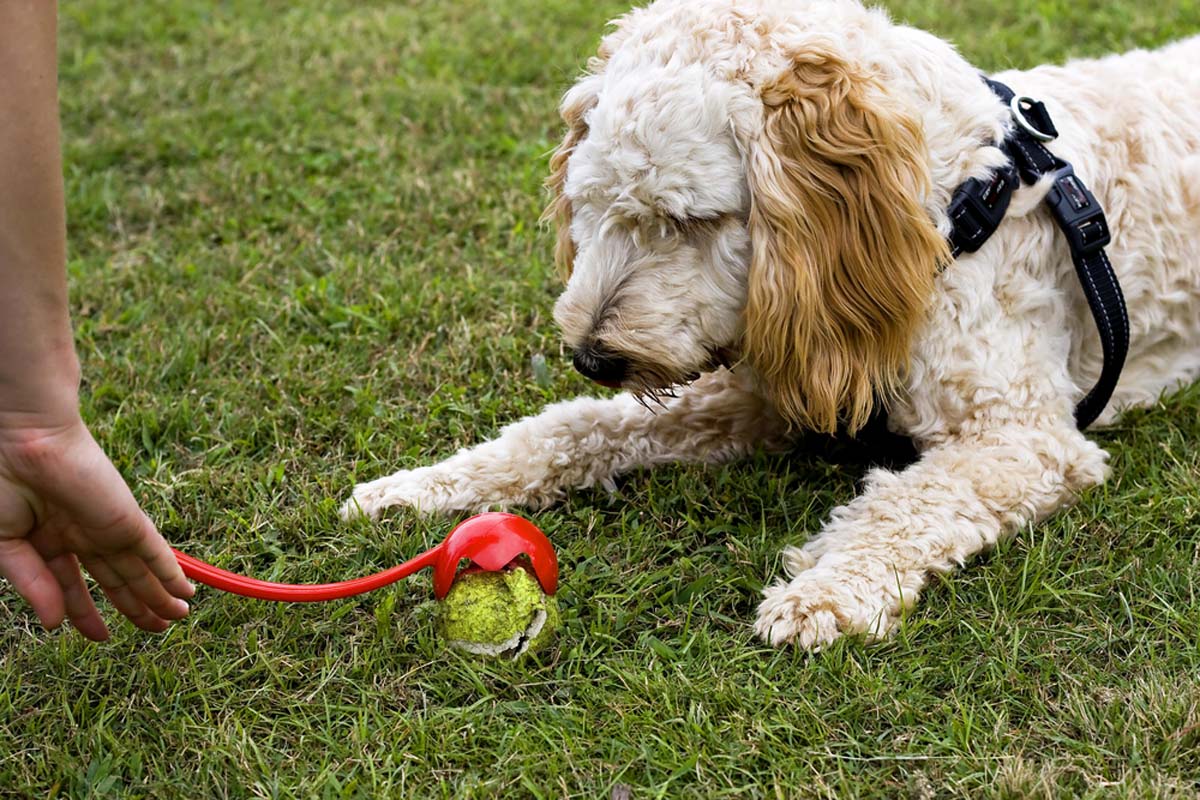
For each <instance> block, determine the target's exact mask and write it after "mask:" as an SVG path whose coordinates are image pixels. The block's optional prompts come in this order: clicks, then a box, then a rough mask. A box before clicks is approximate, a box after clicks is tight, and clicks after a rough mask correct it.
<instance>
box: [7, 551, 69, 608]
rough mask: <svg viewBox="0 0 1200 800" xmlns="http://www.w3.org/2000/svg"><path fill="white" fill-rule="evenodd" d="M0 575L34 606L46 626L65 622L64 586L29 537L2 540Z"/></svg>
mask: <svg viewBox="0 0 1200 800" xmlns="http://www.w3.org/2000/svg"><path fill="white" fill-rule="evenodd" d="M0 576H3V577H5V578H7V579H8V582H9V583H11V584H12V586H13V588H14V589H16V590H17V594H19V595H21V597H24V598H25V601H26V602H28V603H29V605H31V606H33V610H34V613H36V614H37V615H38V619H39V620H41V622H42V625H43V626H45V627H46V628H57V627H58V626H59V625H62V622H63V617H64V616H65V615H66V606H65V603H64V601H63V594H62V587H61V586H59V585H58V581H56V580H54V575H53V574H52V573H51V572H50V569H49V568H48V567H47V566H46V562H45V561H44V560H42V557H41V556H40V555H39V554H38V552H37V550H35V549H34V548H33V545H31V544H30V543H29V542H28V540H26V539H5V540H0Z"/></svg>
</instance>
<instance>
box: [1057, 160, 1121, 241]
mask: <svg viewBox="0 0 1200 800" xmlns="http://www.w3.org/2000/svg"><path fill="white" fill-rule="evenodd" d="M1046 202H1047V203H1049V204H1050V210H1051V211H1052V212H1053V213H1054V216H1055V217H1056V218H1057V219H1058V223H1059V227H1060V228H1061V229H1062V232H1063V234H1064V235H1066V237H1067V243H1068V244H1069V245H1070V246H1071V252H1072V253H1078V254H1080V255H1083V256H1090V255H1094V254H1095V253H1097V252H1099V251H1100V250H1103V249H1104V247H1105V246H1106V245H1108V243H1109V242H1111V241H1112V234H1111V232H1110V231H1109V229H1108V220H1106V219H1105V217H1104V209H1102V208H1101V207H1100V203H1099V202H1098V201H1097V200H1096V196H1095V195H1094V194H1092V192H1091V190H1090V189H1088V188H1087V187H1086V186H1084V185H1083V182H1082V181H1081V180H1079V178H1077V177H1076V176H1075V170H1074V169H1073V168H1072V167H1071V166H1070V165H1067V166H1065V167H1063V168H1061V169H1060V170H1059V171H1058V172H1057V173H1055V176H1054V185H1053V186H1052V187H1051V189H1050V191H1049V193H1048V194H1047V195H1046Z"/></svg>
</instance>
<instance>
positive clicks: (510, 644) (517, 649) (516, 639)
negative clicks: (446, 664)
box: [447, 608, 549, 658]
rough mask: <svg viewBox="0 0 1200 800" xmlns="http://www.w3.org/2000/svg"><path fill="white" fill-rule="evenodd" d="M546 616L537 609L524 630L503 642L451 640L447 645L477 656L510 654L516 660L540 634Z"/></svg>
mask: <svg viewBox="0 0 1200 800" xmlns="http://www.w3.org/2000/svg"><path fill="white" fill-rule="evenodd" d="M548 616H549V615H548V614H546V612H545V611H544V610H542V609H540V608H539V609H538V610H537V611H535V612H534V614H533V619H531V620H530V621H529V624H528V625H527V626H525V629H524V630H520V631H517V632H516V633H514V634H513V635H512V636H510V637H509V638H507V639H505V640H504V641H503V642H494V643H488V642H472V641H468V640H466V639H451V640H449V641H448V642H447V644H449V645H450V646H451V647H456V648H458V649H459V650H464V651H466V652H468V653H472V654H473V655H477V656H502V655H506V654H508V653H511V654H512V655H511V657H512V658H516V657H517V656H519V655H521V654H522V653H524V652H525V651H526V650H528V649H529V645H530V643H531V642H532V641H533V640H534V639H536V638H537V635H538V634H539V633H541V632H542V628H543V627H545V625H546V619H547V618H548Z"/></svg>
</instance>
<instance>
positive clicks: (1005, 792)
mask: <svg viewBox="0 0 1200 800" xmlns="http://www.w3.org/2000/svg"><path fill="white" fill-rule="evenodd" d="M891 5H892V7H893V9H894V10H895V12H896V13H897V15H898V16H900V17H902V18H904V19H906V20H909V21H911V22H913V23H914V24H917V25H920V26H922V27H925V28H928V29H931V30H933V31H935V32H937V33H939V34H941V35H943V36H946V37H948V38H951V39H953V40H955V41H956V42H957V43H958V44H959V46H960V47H961V48H962V50H963V51H964V52H965V53H966V54H967V55H968V56H969V57H970V58H971V59H972V60H973V61H974V62H975V63H976V64H978V65H979V66H981V67H983V68H988V69H998V68H1001V67H1005V66H1010V65H1016V66H1022V65H1032V64H1034V63H1039V62H1042V61H1046V60H1062V59H1064V58H1066V57H1069V56H1074V55H1087V54H1098V53H1102V52H1106V51H1109V50H1113V49H1119V48H1125V47H1129V46H1133V45H1152V44H1155V43H1158V42H1162V41H1165V40H1167V39H1170V38H1173V37H1176V36H1180V35H1184V34H1187V33H1192V32H1195V31H1197V30H1200V4H1198V3H1197V2H1196V0H1162V1H1161V2H1156V3H1149V2H1134V0H1112V1H1111V2H1109V1H1105V2H1101V1H1100V0H1089V2H1074V1H1072V0H973V2H966V1H965V0H961V1H954V2H935V0H908V1H907V2H893V3H892V4H891ZM621 10H623V5H622V4H621V3H617V2H611V1H608V0H606V1H605V2H600V3H594V4H588V3H576V2H569V1H568V0H488V1H487V2H485V1H484V0H463V1H462V2H455V3H435V2H431V1H426V0H421V1H417V0H413V1H412V2H408V3H403V4H399V5H392V4H384V3H376V2H373V3H366V2H352V1H351V0H339V2H318V0H301V1H300V2H289V3H283V2H249V1H248V0H239V2H230V3H224V4H215V3H210V2H207V0H163V2H158V3H153V4H148V3H127V2H118V0H72V2H69V3H64V4H63V7H62V37H61V38H62V43H61V49H62V60H61V63H62V96H63V114H64V121H65V129H66V164H67V167H66V168H67V186H68V196H69V215H70V221H71V261H70V273H71V277H72V285H73V302H74V307H75V318H76V321H77V329H78V341H79V348H80V351H81V355H82V358H83V361H84V371H85V376H86V377H85V381H86V386H85V392H86V398H87V399H86V401H85V404H86V405H85V414H86V417H87V419H88V420H89V421H90V422H91V424H92V425H93V429H94V431H95V432H96V435H97V436H98V437H99V438H100V440H101V441H102V442H103V444H104V445H105V447H106V448H107V449H108V450H109V452H110V453H111V454H112V456H113V458H114V459H115V461H116V463H117V464H118V466H119V467H120V468H121V469H122V471H123V472H124V473H125V475H126V476H127V477H128V479H129V480H130V481H131V483H132V484H133V486H134V487H135V491H136V493H137V494H138V495H139V497H140V498H141V499H142V500H143V501H144V503H145V505H146V507H147V509H148V510H149V511H150V512H151V513H152V515H153V516H154V517H155V518H156V519H157V520H158V521H159V522H160V525H161V527H162V529H163V530H164V532H166V533H167V534H168V536H169V537H170V538H171V539H172V541H173V542H175V543H177V544H178V545H180V546H181V547H183V548H184V549H186V550H188V551H190V552H192V553H195V554H196V555H199V556H201V557H206V558H208V559H211V560H213V561H216V562H217V563H219V564H221V565H224V566H227V567H229V568H233V569H238V570H246V571H251V572H254V573H256V574H259V575H264V576H270V577H272V578H275V579H284V580H293V581H312V580H334V579H340V578H343V577H349V576H352V575H357V574H360V573H364V572H367V571H373V570H376V569H380V568H383V567H385V566H390V565H391V564H394V563H396V562H398V561H399V560H401V559H402V558H404V557H406V556H407V555H410V554H412V553H413V552H415V551H417V550H418V549H420V548H422V547H424V546H425V545H426V544H428V543H431V542H433V541H436V540H438V539H440V538H441V537H442V536H443V535H444V533H445V532H446V531H447V530H448V528H449V524H450V520H445V519H435V520H418V519H415V518H414V517H412V516H411V515H405V514H400V515H395V516H392V517H390V518H389V519H387V520H385V521H383V522H380V523H377V524H368V523H356V524H353V525H346V524H342V523H340V522H339V521H338V520H337V518H336V513H335V512H336V506H337V503H338V501H339V500H341V499H343V498H345V497H346V495H347V492H348V491H349V489H350V487H351V486H352V485H353V483H354V482H355V481H356V480H361V479H365V478H371V477H376V476H378V475H380V474H382V473H383V472H385V471H391V470H394V469H397V468H400V467H405V466H414V465H419V464H424V463H428V462H429V461H431V460H432V459H436V458H439V457H442V456H445V455H447V454H449V453H451V452H453V451H454V450H455V449H456V448H458V447H460V446H462V445H465V444H469V443H472V442H477V441H480V440H482V439H484V438H487V437H489V436H491V435H493V434H494V433H495V432H496V431H497V430H498V429H499V427H500V426H501V425H503V424H505V423H506V422H508V421H511V420H514V419H517V418H518V417H520V416H522V415H524V414H527V413H531V412H533V411H536V410H537V409H538V408H540V407H541V406H542V405H543V404H545V403H546V402H547V401H550V400H554V399H561V398H566V397H570V396H573V395H575V394H578V393H584V392H590V391H592V387H590V386H588V385H586V384H585V382H584V381H583V380H582V379H581V378H579V377H577V376H575V375H574V374H573V373H572V371H571V370H570V369H569V365H568V363H567V360H566V359H565V358H564V353H563V350H562V348H561V347H560V345H559V343H558V340H557V338H556V334H555V330H554V327H553V324H552V322H551V320H550V308H551V304H552V302H553V298H554V296H555V293H556V291H557V284H556V281H555V279H554V277H553V270H552V268H551V266H550V264H549V261H550V256H549V249H550V234H549V233H548V232H546V231H544V230H541V229H539V228H538V227H537V226H536V224H535V220H536V217H537V214H538V212H539V210H540V206H541V203H542V195H541V193H540V188H539V186H540V182H541V179H542V176H543V174H544V173H545V171H546V154H547V152H548V150H549V149H550V148H551V146H552V144H553V142H554V141H555V139H556V138H557V135H558V130H559V127H558V122H557V119H556V116H555V106H556V102H557V98H558V96H559V94H560V93H561V91H562V90H563V89H564V88H565V87H566V86H567V85H568V84H569V81H570V79H571V77H572V76H573V75H574V74H575V72H576V70H577V69H578V68H579V66H580V65H581V64H582V62H583V60H584V59H585V58H586V56H587V55H588V54H589V53H590V52H591V51H592V50H593V49H594V47H595V44H596V41H597V40H598V37H599V34H600V31H601V30H602V26H603V22H604V21H605V20H606V19H608V18H609V17H611V16H613V15H615V14H616V13H618V12H620V11H621ZM538 354H541V355H544V356H545V357H546V358H547V359H548V361H549V363H550V365H551V381H550V383H549V385H541V384H539V383H538V381H536V380H535V378H534V374H533V370H532V367H531V358H532V357H533V356H535V355H538ZM1099 438H1100V439H1101V440H1102V442H1103V443H1104V445H1105V446H1106V447H1107V448H1108V449H1109V450H1110V452H1112V454H1113V466H1114V468H1115V472H1114V478H1113V480H1112V481H1111V482H1110V483H1109V484H1108V485H1106V486H1105V487H1103V488H1101V489H1098V490H1096V491H1093V492H1091V493H1089V494H1088V495H1087V496H1086V497H1085V498H1084V499H1083V501H1082V502H1081V503H1080V504H1079V505H1078V506H1077V507H1075V508H1074V509H1072V510H1071V511H1069V512H1067V513H1064V514H1062V515H1060V516H1058V517H1057V518H1055V519H1054V520H1052V521H1051V522H1049V523H1047V524H1044V525H1041V526H1039V527H1037V528H1036V529H1033V530H1029V531H1025V532H1023V533H1021V534H1020V535H1018V536H1016V537H1015V538H1014V539H1012V540H1010V541H1008V542H1007V543H1005V544H1003V545H1001V546H1000V547H999V548H997V550H995V551H994V552H993V553H991V554H989V555H987V556H986V557H983V558H980V559H977V560H976V561H975V562H974V563H972V564H971V565H970V567H969V568H968V569H966V570H964V571H962V572H960V573H959V574H956V575H954V576H951V577H949V578H946V579H944V580H941V581H936V582H935V584H934V585H933V586H932V587H931V588H930V589H929V591H928V592H927V593H926V596H925V598H924V602H923V603H922V604H921V605H920V606H919V608H918V609H917V610H916V611H915V612H913V613H912V614H911V615H910V616H909V617H908V619H907V620H906V623H905V625H904V628H903V629H902V630H901V632H900V633H899V635H898V636H896V637H895V638H894V639H893V640H891V641H889V642H887V643H884V644H882V645H878V646H866V645H864V644H863V643H862V642H861V641H855V640H849V641H844V642H840V643H838V644H837V645H836V646H834V647H832V648H830V649H829V650H828V651H827V652H823V653H821V654H819V655H817V656H808V655H805V654H803V653H799V652H796V651H794V650H772V649H769V648H766V647H764V646H762V645H761V644H760V643H759V642H758V641H757V640H756V639H755V638H754V637H753V636H752V635H751V631H750V627H749V622H750V620H751V619H752V618H753V610H754V607H755V605H756V602H757V599H758V590H759V589H760V588H761V586H762V584H763V583H764V581H766V580H768V579H769V578H770V577H772V576H773V575H775V574H776V573H777V572H778V561H777V554H778V551H779V549H780V548H781V547H782V545H784V544H785V543H788V542H797V541H802V540H803V539H805V538H806V537H807V536H809V535H811V534H812V533H813V532H814V531H815V530H817V528H818V526H819V525H820V523H821V520H822V519H823V518H824V516H825V515H826V514H827V513H828V512H829V510H830V509H831V508H832V507H834V506H835V505H836V504H838V503H840V502H844V501H846V500H847V499H848V498H850V497H851V496H852V495H853V493H854V487H855V481H856V479H857V478H858V477H859V475H858V473H857V472H856V471H855V470H854V469H850V468H845V467H835V466H831V465H827V464H823V463H818V462H814V461H812V460H811V459H808V458H805V457H804V456H802V455H792V456H783V457H769V456H759V457H757V458H754V459H751V460H749V461H746V462H743V463H738V464H733V465H729V466H725V467H721V468H712V469H705V468H694V467H673V468H664V469H658V470H655V471H654V472H652V473H651V472H645V473H638V474H634V475H632V476H630V477H629V478H627V479H626V480H624V481H623V482H622V483H621V486H620V488H619V490H618V492H617V493H616V494H615V495H609V494H608V493H606V492H604V491H602V490H596V491H587V492H579V493H576V494H574V495H573V496H572V497H571V498H570V499H569V500H568V501H566V502H565V503H563V504H562V505H560V506H558V507H556V508H554V509H552V510H550V511H548V512H546V513H543V514H540V515H538V517H537V521H538V523H539V524H540V525H541V526H543V528H544V529H545V530H546V531H547V533H548V534H549V535H550V536H551V537H552V539H553V540H554V541H555V542H556V544H557V547H558V551H559V555H560V558H561V560H562V565H563V579H564V584H563V590H562V593H561V602H562V606H563V612H564V628H563V630H562V633H561V637H560V640H559V644H558V646H557V647H556V648H555V649H554V650H552V651H551V652H550V653H549V654H548V655H547V657H546V658H545V659H544V660H543V661H542V662H541V663H536V662H527V663H524V664H521V665H519V666H513V665H510V664H488V663H483V662H480V661H477V660H475V659H473V658H467V657H462V656H459V655H454V654H448V653H445V652H443V650H442V649H441V647H440V645H439V642H438V641H437V640H436V638H435V636H434V634H433V631H432V624H431V614H432V611H433V605H432V602H431V600H430V597H431V593H430V585H429V580H428V576H423V577H421V578H419V579H417V580H414V581H410V582H408V583H405V584H402V585H400V586H398V587H396V588H395V589H393V590H385V591H381V592H378V593H376V594H373V595H369V596H367V597H365V598H361V599H358V600H353V601H345V602H338V603H332V604H324V605H319V606H312V607H283V606H279V605H272V604H266V603H258V602H253V601H247V600H242V599H239V598H234V597H229V596H222V595H219V594H217V593H215V592H212V591H202V592H201V594H200V597H199V598H198V600H197V601H196V602H195V604H194V611H193V613H192V615H191V616H190V617H189V618H188V620H187V621H186V622H184V623H183V624H180V625H177V626H175V627H174V628H173V629H172V630H171V631H170V632H169V633H167V634H165V635H163V636H160V637H154V636H149V635H146V634H143V633H140V632H138V631H136V630H135V629H133V628H132V627H131V626H130V625H128V624H127V623H118V624H116V625H115V626H114V637H113V640H112V642H111V643H109V644H106V645H101V646H93V645H88V644H86V643H85V642H84V641H83V640H82V639H81V638H80V637H78V636H76V635H75V634H73V633H72V632H70V631H60V632H56V633H51V634H47V633H44V632H42V631H40V630H39V629H37V628H36V626H35V621H34V619H33V617H32V615H31V614H30V613H29V612H28V610H27V609H26V608H25V607H24V606H23V605H22V604H21V603H20V602H19V601H18V600H17V599H16V598H15V597H14V595H13V594H12V592H11V591H9V590H8V589H7V588H5V589H0V793H2V792H9V793H11V794H12V795H14V796H22V797H24V796H29V797H47V796H80V797H85V796H89V797H90V796H94V797H155V798H157V797H168V796H172V795H192V796H222V797H248V796H254V797H323V798H324V797H328V798H340V797H382V796H392V797H426V796H444V797H481V798H485V797H486V798H490V797H495V796H498V795H509V796H516V797H607V796H609V795H610V794H613V792H614V787H618V789H617V791H616V796H620V795H621V794H622V793H623V791H624V790H623V789H620V788H619V786H621V785H623V786H626V787H629V788H630V789H631V790H632V796H633V797H670V798H674V797H739V798H740V797H772V798H773V797H799V796H827V797H853V796H860V797H896V796H901V797H904V796H912V797H919V798H929V797H935V796H937V797H948V796H958V797H972V798H973V797H1026V796H1037V797H1057V796H1086V797H1160V796H1170V795H1173V794H1178V795H1186V796H1194V795H1195V793H1196V791H1197V790H1198V788H1200V682H1198V679H1197V676H1198V674H1200V644H1198V642H1200V600H1198V597H1197V594H1198V593H1200V567H1198V561H1200V532H1198V531H1197V527H1198V524H1200V490H1198V489H1197V484H1198V483H1200V455H1198V450H1197V444H1198V443H1200V387H1193V388H1192V389H1191V390H1189V391H1187V392H1183V393H1181V394H1178V395H1176V396H1173V397H1170V398H1167V399H1166V400H1164V401H1163V403H1162V404H1161V407H1160V408H1158V409H1155V410H1153V411H1148V412H1139V413H1136V414H1133V415H1131V416H1130V417H1129V418H1128V419H1127V420H1126V421H1125V422H1123V423H1122V424H1121V426H1120V427H1118V428H1116V429H1115V430H1112V431H1110V432H1106V433H1104V434H1103V435H1101V436H1100V437H1099Z"/></svg>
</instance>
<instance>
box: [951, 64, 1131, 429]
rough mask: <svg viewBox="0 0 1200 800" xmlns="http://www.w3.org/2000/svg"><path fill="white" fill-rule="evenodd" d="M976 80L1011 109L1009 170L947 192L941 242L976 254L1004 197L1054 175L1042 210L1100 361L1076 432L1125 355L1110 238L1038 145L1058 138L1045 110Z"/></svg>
mask: <svg viewBox="0 0 1200 800" xmlns="http://www.w3.org/2000/svg"><path fill="white" fill-rule="evenodd" d="M984 80H985V81H986V82H987V84H988V86H989V87H991V89H992V91H993V92H995V93H996V95H997V96H998V97H999V98H1000V99H1001V100H1003V101H1004V102H1005V103H1008V104H1009V106H1010V108H1011V109H1012V113H1013V120H1014V121H1015V123H1016V125H1015V126H1014V127H1013V131H1012V133H1011V134H1009V136H1008V138H1007V139H1005V140H1004V142H1003V144H1002V145H1001V146H1002V148H1003V149H1004V151H1005V152H1006V153H1007V154H1008V156H1009V158H1010V160H1011V163H1010V164H1009V165H1006V166H1005V167H1002V168H1001V169H999V170H997V171H996V172H995V173H994V174H993V176H992V177H991V178H990V179H989V180H983V181H981V180H978V179H975V178H972V179H971V180H968V181H967V182H965V183H964V184H963V185H962V186H960V187H959V188H958V190H957V191H956V192H955V193H954V198H953V200H952V201H951V203H950V209H949V214H950V220H951V222H952V224H953V226H954V229H953V231H952V233H951V235H950V237H949V242H950V249H951V252H952V253H953V255H954V256H956V257H957V256H959V255H960V254H962V253H964V252H966V253H973V252H975V251H976V250H978V249H979V248H980V247H982V246H983V243H984V242H986V241H987V239H988V238H989V237H990V236H991V235H992V234H993V233H994V232H995V231H996V228H998V227H999V226H1000V222H1001V220H1003V219H1004V213H1005V211H1007V210H1008V204H1009V201H1010V200H1011V199H1012V193H1013V191H1014V190H1015V189H1016V187H1017V185H1018V184H1019V182H1020V181H1021V180H1023V181H1024V182H1025V183H1028V184H1033V183H1036V182H1037V181H1038V180H1040V179H1041V178H1042V177H1043V176H1046V175H1053V176H1054V185H1053V187H1051V189H1050V191H1049V192H1048V193H1047V195H1046V203H1047V204H1048V205H1049V206H1050V211H1051V212H1052V213H1053V215H1054V220H1055V222H1056V223H1057V224H1058V227H1059V229H1060V230H1062V232H1063V234H1064V235H1065V236H1066V238H1067V244H1068V246H1069V247H1070V250H1071V260H1072V262H1074V264H1075V272H1076V274H1077V275H1078V276H1079V282H1080V284H1081V285H1082V287H1083V293H1084V296H1085V297H1087V301H1088V308H1089V309H1090V310H1091V312H1092V317H1093V319H1094V320H1095V321H1096V328H1097V330H1098V331H1099V334H1100V346H1101V350H1102V352H1103V354H1104V365H1103V367H1102V369H1101V371H1100V377H1099V378H1098V379H1097V381H1096V385H1095V386H1093V387H1092V390H1091V391H1090V392H1088V393H1087V395H1086V396H1085V397H1084V398H1083V399H1082V400H1081V401H1079V404H1078V405H1077V406H1076V407H1075V424H1076V425H1078V426H1079V428H1080V430H1083V429H1084V428H1087V427H1088V426H1089V425H1091V424H1092V423H1093V422H1095V421H1096V418H1097V417H1098V416H1100V414H1101V412H1103V411H1104V407H1105V406H1106V405H1108V401H1109V399H1111V398H1112V393H1113V390H1114V389H1116V386H1117V381H1118V380H1119V379H1120V377H1121V369H1122V367H1124V366H1125V356H1126V354H1127V352H1128V350H1129V317H1128V314H1127V312H1126V309H1125V296H1124V294H1123V293H1122V292H1121V284H1120V283H1119V282H1118V281H1117V276H1116V273H1114V272H1113V268H1112V264H1111V263H1110V262H1109V260H1108V256H1107V255H1106V254H1105V252H1104V247H1105V246H1106V245H1107V244H1108V243H1109V242H1110V241H1111V240H1112V236H1111V234H1110V233H1109V228H1108V222H1107V220H1106V219H1105V217H1104V210H1103V209H1102V208H1101V207H1100V202H1099V201H1098V200H1097V199H1096V197H1095V195H1093V194H1092V193H1091V191H1090V190H1089V189H1088V188H1087V186H1085V185H1084V183H1083V181H1081V180H1080V179H1079V176H1077V175H1076V174H1075V170H1074V168H1073V167H1072V166H1071V164H1070V163H1068V162H1066V161H1064V160H1063V159H1061V158H1058V157H1057V156H1055V155H1054V154H1053V153H1051V152H1050V151H1049V150H1047V149H1046V146H1045V143H1046V142H1050V141H1053V140H1054V139H1056V138H1058V130H1057V129H1056V128H1055V127H1054V123H1053V121H1052V120H1051V119H1050V115H1049V113H1048V112H1047V111H1046V107H1045V105H1043V104H1042V103H1040V102H1038V101H1036V100H1033V99H1031V98H1028V97H1018V96H1017V95H1016V93H1015V92H1013V90H1012V89H1010V88H1008V87H1007V86H1005V85H1004V84H1003V83H1000V82H999V81H993V80H991V79H989V78H984ZM1018 175H1019V178H1018Z"/></svg>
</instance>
